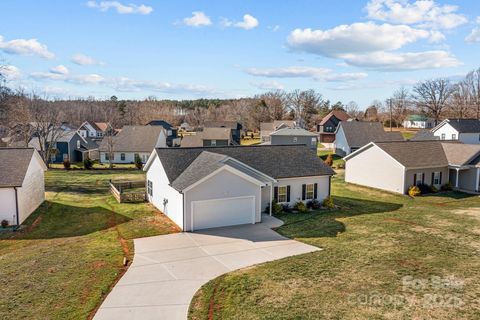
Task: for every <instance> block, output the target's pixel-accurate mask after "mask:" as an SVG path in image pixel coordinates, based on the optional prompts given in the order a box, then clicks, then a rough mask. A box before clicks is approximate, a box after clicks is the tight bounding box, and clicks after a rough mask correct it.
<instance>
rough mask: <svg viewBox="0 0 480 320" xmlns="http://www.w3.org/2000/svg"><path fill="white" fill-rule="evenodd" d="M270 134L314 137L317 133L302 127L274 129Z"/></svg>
mask: <svg viewBox="0 0 480 320" xmlns="http://www.w3.org/2000/svg"><path fill="white" fill-rule="evenodd" d="M270 135H271V136H292V137H293V136H298V137H316V136H317V134H316V133H313V132H310V131H307V130H305V129H302V128H283V129H279V130H277V131H274V132H272V133H271V134H270Z"/></svg>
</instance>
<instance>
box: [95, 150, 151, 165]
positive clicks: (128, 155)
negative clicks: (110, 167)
mask: <svg viewBox="0 0 480 320" xmlns="http://www.w3.org/2000/svg"><path fill="white" fill-rule="evenodd" d="M122 153H124V154H125V160H121V159H122V157H121V156H122ZM135 153H138V155H139V156H140V159H142V162H144V163H145V162H147V160H148V157H149V156H150V153H148V152H114V158H113V161H112V162H113V163H135ZM106 154H107V152H100V162H101V163H108V160H107V159H106V157H105V155H106Z"/></svg>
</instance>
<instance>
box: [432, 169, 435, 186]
mask: <svg viewBox="0 0 480 320" xmlns="http://www.w3.org/2000/svg"><path fill="white" fill-rule="evenodd" d="M434 179H435V172H432V183H431V185H432V186H433V182H434Z"/></svg>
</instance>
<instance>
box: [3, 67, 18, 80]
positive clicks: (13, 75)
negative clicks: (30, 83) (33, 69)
mask: <svg viewBox="0 0 480 320" xmlns="http://www.w3.org/2000/svg"><path fill="white" fill-rule="evenodd" d="M0 75H2V76H3V77H5V79H6V80H7V81H12V80H19V79H20V78H21V77H22V72H21V71H20V69H18V68H17V67H15V66H12V65H8V66H0ZM0 79H1V78H0Z"/></svg>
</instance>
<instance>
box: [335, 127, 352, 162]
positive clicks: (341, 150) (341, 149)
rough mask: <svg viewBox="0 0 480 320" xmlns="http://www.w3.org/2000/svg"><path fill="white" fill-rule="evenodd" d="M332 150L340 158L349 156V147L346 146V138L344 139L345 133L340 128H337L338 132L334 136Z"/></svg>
mask: <svg viewBox="0 0 480 320" xmlns="http://www.w3.org/2000/svg"><path fill="white" fill-rule="evenodd" d="M334 149H335V153H336V154H338V155H340V156H342V157H343V156H346V155H349V154H350V152H351V150H350V146H349V145H348V142H347V138H346V137H345V132H344V131H343V127H342V126H340V127H339V128H338V132H337V134H336V139H335V142H334Z"/></svg>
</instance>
